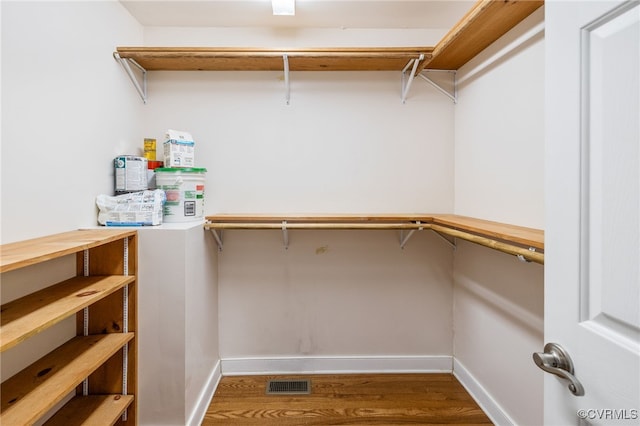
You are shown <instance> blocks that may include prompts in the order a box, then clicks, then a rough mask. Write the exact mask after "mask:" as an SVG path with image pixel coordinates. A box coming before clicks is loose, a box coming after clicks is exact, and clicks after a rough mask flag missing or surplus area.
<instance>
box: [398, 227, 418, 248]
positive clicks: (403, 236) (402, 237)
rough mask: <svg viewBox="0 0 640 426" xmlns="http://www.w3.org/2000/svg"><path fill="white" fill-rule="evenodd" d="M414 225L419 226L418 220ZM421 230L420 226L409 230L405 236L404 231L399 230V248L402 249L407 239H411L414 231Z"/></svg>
mask: <svg viewBox="0 0 640 426" xmlns="http://www.w3.org/2000/svg"><path fill="white" fill-rule="evenodd" d="M416 224H417V225H420V221H419V220H418V221H417V222H416ZM422 229H423V228H422V226H421V227H419V228H418V229H411V230H409V232H407V235H404V230H403V229H401V230H400V248H401V249H404V246H405V245H406V244H407V242H408V241H409V238H411V237H412V236H413V234H414V233H415V232H416V231H422Z"/></svg>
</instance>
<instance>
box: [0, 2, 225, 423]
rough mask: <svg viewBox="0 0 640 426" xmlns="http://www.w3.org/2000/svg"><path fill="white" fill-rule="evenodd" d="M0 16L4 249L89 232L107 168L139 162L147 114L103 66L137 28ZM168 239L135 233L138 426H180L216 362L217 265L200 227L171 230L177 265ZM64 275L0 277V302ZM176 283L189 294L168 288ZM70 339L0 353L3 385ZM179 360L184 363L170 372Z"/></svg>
mask: <svg viewBox="0 0 640 426" xmlns="http://www.w3.org/2000/svg"><path fill="white" fill-rule="evenodd" d="M0 6H1V7H2V107H3V108H2V167H1V170H2V171H1V173H2V175H1V176H2V215H1V216H2V219H1V220H2V223H1V230H2V243H8V242H12V241H17V240H23V239H28V238H32V237H37V236H42V235H49V234H54V233H57V232H63V231H69V230H73V229H78V228H83V227H93V226H95V225H96V213H97V211H96V207H95V196H96V195H98V194H101V193H105V194H111V193H113V158H114V157H115V156H117V155H121V154H138V153H140V150H141V148H142V140H143V138H144V137H145V136H146V132H145V131H144V126H143V125H142V122H143V120H142V116H143V114H144V113H145V110H144V106H143V104H142V102H141V100H140V98H139V97H138V95H137V92H136V91H135V90H134V88H133V86H132V84H131V82H130V81H129V79H128V77H127V76H126V74H125V72H124V71H123V69H122V67H121V66H120V64H119V63H117V62H116V61H115V60H114V59H113V56H112V52H113V51H114V48H115V47H116V46H119V45H141V44H143V30H142V27H141V26H140V24H138V23H137V22H136V21H135V20H134V19H133V18H132V17H131V15H130V14H129V13H128V12H127V11H126V10H125V9H124V8H123V7H122V5H121V4H120V3H119V2H117V1H83V2H76V1H72V2H56V1H45V2H17V1H16V2H8V1H2V2H1V3H0ZM177 233H179V234H180V236H175V234H177ZM166 235H167V233H166V232H165V233H163V230H159V229H144V230H141V232H140V234H139V248H140V251H139V256H140V270H139V272H140V276H139V279H138V281H137V285H138V291H139V299H138V302H139V303H138V309H139V310H138V315H139V316H138V325H139V329H138V332H139V333H138V350H139V355H140V358H139V360H138V365H139V372H138V373H139V375H138V380H139V381H138V383H139V388H138V391H139V395H138V397H139V401H138V404H139V405H138V407H139V411H138V413H139V418H140V420H141V424H159V422H162V421H164V422H165V424H174V425H183V424H185V423H186V421H187V419H188V418H190V417H191V416H192V415H193V414H194V412H196V411H197V410H199V409H200V410H201V409H202V407H201V405H202V403H201V401H200V400H201V398H202V397H204V398H207V395H206V394H203V392H204V391H206V390H207V389H208V386H211V384H210V383H208V381H209V380H210V378H211V373H212V372H213V370H214V368H215V366H216V365H217V363H218V360H219V357H218V347H217V345H218V334H217V284H216V282H215V278H216V275H217V274H216V271H215V265H216V260H215V257H213V258H212V257H211V253H213V255H214V256H215V249H213V248H212V245H213V240H212V238H211V236H210V235H207V234H205V232H204V231H203V230H202V228H201V225H196V226H195V227H194V228H192V229H190V230H189V231H188V232H187V231H174V238H175V239H177V240H180V241H182V246H181V247H182V250H181V252H180V253H179V254H181V255H182V258H181V257H180V256H175V255H172V253H171V250H172V249H176V244H171V243H172V242H173V243H175V239H174V240H173V241H172V240H169V242H167V238H166ZM163 236H164V237H165V238H164V239H163ZM162 242H164V243H165V244H168V246H162V245H161V243H162ZM207 247H209V249H211V250H209V249H208V248H207ZM161 248H164V249H165V250H166V253H163V252H161V251H160V249H161ZM163 254H166V255H167V256H168V257H169V259H170V261H169V262H165V263H163V266H167V267H168V268H169V270H170V272H171V273H173V274H174V275H171V274H169V273H165V274H164V275H163V276H161V278H163V279H164V281H162V282H163V283H164V284H167V281H169V283H168V285H166V286H165V287H163V288H162V289H160V288H159V287H158V281H159V280H158V277H157V275H154V273H153V272H154V267H155V266H156V265H157V263H156V262H158V259H159V258H161V257H162V255H163ZM165 272H166V271H165ZM73 275H75V262H74V259H73V258H63V259H61V260H56V261H55V262H53V264H51V263H47V264H46V265H44V266H43V265H37V266H33V267H31V268H28V269H27V270H26V271H15V272H11V273H9V274H7V275H4V274H3V277H2V303H5V302H7V301H9V300H12V299H14V298H17V297H19V296H21V295H23V294H25V293H26V292H29V291H33V289H35V288H37V286H44V285H46V284H50V283H52V282H58V281H60V280H62V279H63V278H68V277H70V276H73ZM171 278H174V279H173V280H171ZM179 280H183V281H184V280H188V282H189V286H188V287H186V286H185V285H183V286H182V287H181V288H175V287H171V285H175V282H176V281H179ZM180 290H182V293H180ZM159 291H161V292H162V294H159V293H158V292H159ZM172 291H173V292H172ZM176 292H177V293H178V296H181V297H182V299H179V300H181V304H180V305H179V306H180V308H181V309H180V316H179V315H178V313H177V312H176V309H175V308H176V306H174V305H173V303H175V302H178V301H179V300H178V299H175V298H172V296H175V295H176ZM156 302H164V303H159V304H156ZM160 308H164V310H163V311H161V312H158V309H160ZM186 311H188V312H186ZM200 321H202V322H200ZM178 325H181V328H177V326H178ZM187 326H188V327H187ZM73 335H75V321H74V319H73V318H70V319H69V320H67V321H64V322H62V323H61V324H59V325H57V326H55V327H52V328H51V329H49V330H46V331H45V332H43V333H41V334H39V335H37V336H35V337H33V338H30V339H28V340H27V341H26V342H24V344H22V345H20V346H18V347H16V348H13V349H11V350H9V351H6V352H4V353H3V354H2V379H6V378H8V377H9V376H11V375H12V374H14V373H15V372H17V371H19V370H20V369H22V368H24V367H25V366H26V365H28V364H29V363H30V362H32V361H34V360H36V359H38V358H39V357H40V356H41V355H43V354H44V353H46V352H48V351H50V350H51V349H52V348H54V347H56V346H58V345H59V344H61V343H62V342H63V341H64V340H66V339H68V338H70V337H72V336H73ZM176 352H178V353H179V355H180V359H179V361H181V363H177V362H171V361H176V356H175V354H176ZM163 360H164V361H165V364H163V363H162V361H163ZM167 383H168V384H169V385H168V386H166V387H163V386H164V385H166V384H167ZM176 392H177V393H178V396H177V397H176V395H175V393H176ZM207 402H208V399H207V400H205V401H204V404H205V407H206V403H207ZM199 404H200V405H199ZM176 418H177V420H176ZM158 419H160V420H158ZM172 421H173V423H171V422H172Z"/></svg>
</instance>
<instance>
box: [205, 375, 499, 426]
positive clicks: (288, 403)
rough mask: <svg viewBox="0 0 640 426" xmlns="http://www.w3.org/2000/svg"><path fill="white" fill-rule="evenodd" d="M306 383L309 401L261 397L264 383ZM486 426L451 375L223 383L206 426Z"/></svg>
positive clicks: (248, 379)
mask: <svg viewBox="0 0 640 426" xmlns="http://www.w3.org/2000/svg"><path fill="white" fill-rule="evenodd" d="M295 377H299V378H310V379H311V394H310V395H296V396H292V395H266V394H265V388H266V383H267V381H268V380H269V379H274V378H295ZM355 424H358V425H386V426H391V425H404V424H422V425H425V424H465V425H471V424H478V425H480V424H483V425H487V424H491V421H490V420H489V418H488V417H487V416H486V415H485V414H484V413H483V412H482V410H481V409H480V407H478V405H477V404H476V403H475V401H474V400H473V399H472V398H471V396H470V395H469V394H468V393H467V392H466V391H465V389H464V388H463V387H462V385H460V383H459V382H458V381H457V380H456V379H455V378H454V377H453V376H452V375H451V374H354V375H305V376H238V377H223V378H222V380H221V381H220V384H219V385H218V388H217V390H216V393H215V395H214V397H213V399H212V401H211V403H210V405H209V408H208V410H207V413H206V414H205V418H204V421H203V423H202V425H203V426H209V425H230V426H233V425H266V426H269V425H355Z"/></svg>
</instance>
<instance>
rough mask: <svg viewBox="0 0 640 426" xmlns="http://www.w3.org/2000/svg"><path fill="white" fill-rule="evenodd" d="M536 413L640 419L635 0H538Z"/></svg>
mask: <svg viewBox="0 0 640 426" xmlns="http://www.w3.org/2000/svg"><path fill="white" fill-rule="evenodd" d="M545 49H546V65H545V68H546V104H545V106H546V127H547V130H546V142H545V143H546V145H545V151H546V157H545V179H546V182H545V203H546V207H545V210H546V213H545V221H546V223H545V228H546V232H545V235H546V237H545V238H546V242H545V340H546V341H547V342H554V343H558V344H560V345H562V347H564V349H565V350H566V351H567V353H568V354H569V355H570V356H571V358H572V360H573V364H574V368H575V376H576V378H577V379H578V380H579V381H580V382H581V383H582V385H583V387H584V391H585V394H584V396H578V397H577V396H574V395H573V394H572V393H571V392H570V391H569V390H568V389H567V385H568V383H567V381H566V380H564V379H561V378H559V377H556V376H553V375H549V374H548V375H546V376H545V396H544V404H545V408H544V410H545V415H544V418H545V424H548V425H576V424H589V425H590V424H602V425H612V424H629V425H631V424H633V425H636V424H638V423H639V422H640V266H639V265H640V171H639V170H640V84H639V81H640V2H638V1H636V0H634V1H599V2H597V1H566V0H558V1H556V0H548V1H547V2H546V3H545Z"/></svg>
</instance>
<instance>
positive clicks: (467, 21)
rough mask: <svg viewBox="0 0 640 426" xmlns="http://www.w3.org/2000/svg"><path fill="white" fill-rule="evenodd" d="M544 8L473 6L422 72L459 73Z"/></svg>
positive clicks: (499, 2)
mask: <svg viewBox="0 0 640 426" xmlns="http://www.w3.org/2000/svg"><path fill="white" fill-rule="evenodd" d="M543 4H544V0H480V1H478V2H476V3H475V4H474V5H473V7H472V8H471V9H470V10H469V12H467V14H466V15H465V16H463V17H462V19H461V20H460V21H458V23H457V24H456V25H454V26H453V28H451V30H450V31H449V32H448V33H447V34H446V35H445V36H444V37H443V38H442V40H440V41H439V42H438V44H437V45H436V47H435V48H434V49H433V54H432V58H431V59H430V60H428V61H426V62H425V64H424V68H427V69H442V70H457V69H459V68H460V67H462V66H463V65H464V64H466V63H467V62H469V61H470V60H471V59H473V58H474V57H475V56H476V55H477V54H478V53H480V52H482V51H483V50H484V49H485V48H487V47H488V46H489V45H490V44H491V43H493V42H494V41H496V40H497V39H499V38H500V37H502V36H503V35H504V34H506V33H507V32H508V31H509V30H510V29H512V28H513V27H515V26H516V25H517V24H518V23H520V22H521V21H522V20H523V19H524V18H526V17H527V16H529V15H531V14H532V13H533V12H535V11H536V10H537V9H538V8H539V7H540V6H542V5H543ZM419 69H420V68H419Z"/></svg>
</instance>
